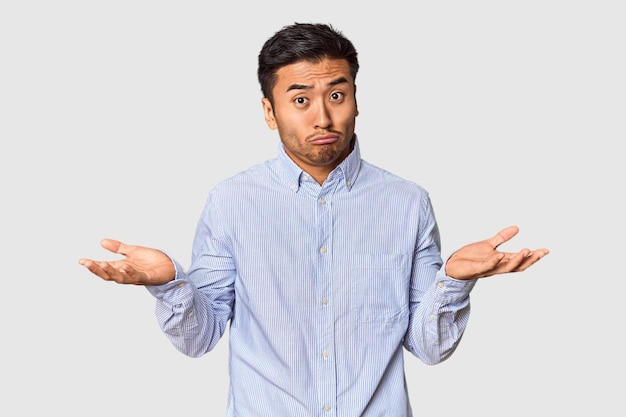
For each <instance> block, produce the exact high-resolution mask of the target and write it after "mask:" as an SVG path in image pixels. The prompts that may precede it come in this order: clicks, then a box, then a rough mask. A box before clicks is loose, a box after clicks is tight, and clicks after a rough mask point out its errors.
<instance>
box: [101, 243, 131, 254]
mask: <svg viewBox="0 0 626 417" xmlns="http://www.w3.org/2000/svg"><path fill="white" fill-rule="evenodd" d="M100 246H102V247H103V248H104V249H106V250H108V251H110V252H113V253H119V254H121V255H126V253H125V252H126V251H125V250H124V249H125V246H126V245H124V244H123V243H122V242H120V241H119V240H115V239H102V240H101V241H100Z"/></svg>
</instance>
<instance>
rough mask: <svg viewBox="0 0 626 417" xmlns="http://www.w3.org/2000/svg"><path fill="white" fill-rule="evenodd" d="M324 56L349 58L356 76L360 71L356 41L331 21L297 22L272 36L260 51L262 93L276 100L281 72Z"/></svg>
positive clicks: (259, 73) (259, 75)
mask: <svg viewBox="0 0 626 417" xmlns="http://www.w3.org/2000/svg"><path fill="white" fill-rule="evenodd" d="M323 58H330V59H345V60H346V61H347V62H348V66H349V67H350V74H351V75H352V79H353V80H356V74H357V72H358V71H359V60H358V58H357V51H356V49H355V48H354V45H352V42H351V41H350V40H349V39H348V38H346V37H345V36H344V35H343V34H342V33H341V32H340V31H338V30H336V29H335V28H333V27H332V26H331V25H329V24H322V23H294V24H293V25H289V26H284V27H283V28H282V29H281V30H279V31H278V32H276V33H275V34H274V35H273V36H272V37H271V38H269V39H268V40H267V41H266V42H265V44H264V45H263V48H261V52H259V68H258V70H257V76H258V78H259V84H261V93H263V97H267V98H268V99H269V100H270V102H272V103H273V101H274V100H273V97H272V89H273V88H274V85H276V73H277V71H278V70H279V69H280V68H282V67H284V66H286V65H291V64H294V63H296V62H299V61H311V62H319V61H320V60H321V59H323Z"/></svg>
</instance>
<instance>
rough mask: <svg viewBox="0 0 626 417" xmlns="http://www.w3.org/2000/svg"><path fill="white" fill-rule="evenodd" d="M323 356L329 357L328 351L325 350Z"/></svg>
mask: <svg viewBox="0 0 626 417" xmlns="http://www.w3.org/2000/svg"><path fill="white" fill-rule="evenodd" d="M322 356H323V357H324V359H328V352H327V351H323V352H322Z"/></svg>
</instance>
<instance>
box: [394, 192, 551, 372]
mask: <svg viewBox="0 0 626 417" xmlns="http://www.w3.org/2000/svg"><path fill="white" fill-rule="evenodd" d="M422 219H423V220H422V224H421V226H420V230H421V231H423V232H422V233H421V234H420V236H419V237H418V246H417V250H416V255H415V265H414V268H413V269H414V276H413V277H412V279H411V288H410V295H409V296H410V318H409V327H408V330H407V334H406V337H405V342H404V343H405V347H406V348H407V349H408V350H409V351H410V352H412V353H413V354H414V355H415V356H417V357H419V358H420V359H421V360H422V361H424V362H425V363H427V364H431V365H432V364H436V363H439V362H442V361H443V360H445V359H447V358H448V357H450V355H451V354H452V353H453V352H454V350H455V349H456V347H457V346H458V344H459V342H460V340H461V337H462V335H463V332H464V331H465V328H466V326H467V322H468V320H469V314H470V297H469V294H470V292H471V291H472V288H473V287H474V285H475V283H476V281H477V279H478V278H483V277H488V276H492V275H496V274H504V273H509V272H521V271H524V270H525V269H527V268H529V267H530V266H531V265H533V264H534V263H536V262H537V261H539V260H540V259H541V258H543V257H544V256H545V255H546V254H548V250H547V249H537V250H534V251H531V250H529V249H522V250H520V251H519V252H516V253H506V252H499V251H498V250H497V248H498V246H500V245H501V244H502V243H504V242H506V241H508V240H510V239H511V238H512V237H513V236H515V235H516V234H517V233H518V228H517V227H516V226H511V227H507V228H505V229H503V230H501V231H500V232H498V233H497V234H496V235H494V236H493V237H491V238H489V239H485V240H483V241H479V242H475V243H471V244H469V245H465V246H463V247H462V248H461V249H459V250H458V251H456V252H455V253H454V254H453V255H452V256H451V257H450V258H449V259H448V261H447V262H446V264H445V265H444V266H443V267H441V260H440V258H439V253H440V245H439V234H438V231H437V226H436V223H435V220H434V216H432V209H431V207H430V204H429V202H427V204H426V205H425V210H424V211H423V213H422Z"/></svg>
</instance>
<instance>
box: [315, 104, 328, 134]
mask: <svg viewBox="0 0 626 417" xmlns="http://www.w3.org/2000/svg"><path fill="white" fill-rule="evenodd" d="M314 117H315V127H316V128H319V129H328V128H329V127H330V126H331V124H332V118H331V116H330V109H329V108H328V103H326V102H324V101H320V102H319V104H318V105H317V106H316V111H315V116H314Z"/></svg>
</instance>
